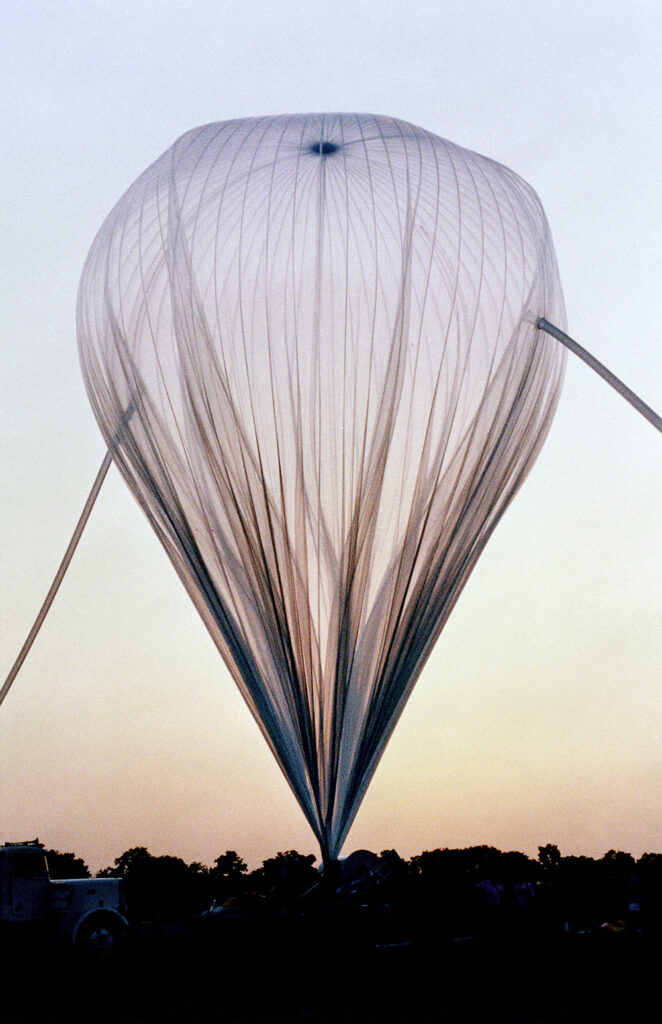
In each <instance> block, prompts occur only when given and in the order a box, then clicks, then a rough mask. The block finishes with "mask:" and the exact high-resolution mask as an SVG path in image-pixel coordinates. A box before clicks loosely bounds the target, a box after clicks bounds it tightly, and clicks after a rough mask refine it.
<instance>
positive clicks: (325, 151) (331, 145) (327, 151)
mask: <svg viewBox="0 0 662 1024" xmlns="http://www.w3.org/2000/svg"><path fill="white" fill-rule="evenodd" d="M339 149H340V146H339V145H338V143H337V142H327V141H326V140H324V141H322V140H320V141H319V142H311V144H310V146H309V147H308V151H309V152H310V153H315V155H316V156H331V154H332V153H335V152H337V150H339Z"/></svg>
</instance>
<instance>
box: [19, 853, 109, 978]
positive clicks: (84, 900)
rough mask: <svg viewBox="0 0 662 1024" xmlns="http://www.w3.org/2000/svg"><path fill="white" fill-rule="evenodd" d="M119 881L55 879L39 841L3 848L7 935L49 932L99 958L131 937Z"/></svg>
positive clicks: (79, 949)
mask: <svg viewBox="0 0 662 1024" xmlns="http://www.w3.org/2000/svg"><path fill="white" fill-rule="evenodd" d="M124 912H125V905H124V897H123V891H122V883H121V880H120V879H118V878H72V879H52V878H51V877H50V875H49V872H48V862H47V858H46V854H45V851H44V848H43V845H42V844H41V843H40V842H39V840H38V839H35V840H32V841H30V842H23V843H5V844H4V846H2V847H0V925H1V926H2V930H3V931H4V932H5V933H6V934H14V933H15V932H16V931H18V930H21V931H23V932H24V933H25V932H26V931H30V932H34V931H37V930H39V931H43V932H46V933H47V934H48V935H49V936H50V937H52V938H55V939H56V940H58V941H59V942H61V943H65V944H67V945H70V946H72V947H73V948H74V949H76V950H77V951H79V952H81V953H84V954H86V955H89V956H92V957H94V958H97V959H100V958H106V957H108V956H111V955H112V954H113V953H115V952H117V950H118V949H119V947H120V946H121V945H122V944H123V942H124V941H125V939H126V937H127V934H128V928H129V926H128V922H127V920H126V917H125V916H124Z"/></svg>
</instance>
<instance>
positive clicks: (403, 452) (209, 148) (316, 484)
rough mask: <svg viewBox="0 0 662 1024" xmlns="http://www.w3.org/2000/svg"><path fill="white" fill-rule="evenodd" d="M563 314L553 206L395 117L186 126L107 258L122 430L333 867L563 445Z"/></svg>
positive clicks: (106, 246) (103, 296)
mask: <svg viewBox="0 0 662 1024" xmlns="http://www.w3.org/2000/svg"><path fill="white" fill-rule="evenodd" d="M540 318H544V319H545V320H546V321H550V322H552V323H554V324H559V325H560V326H561V328H564V327H565V314H564V309H563V298H562V293H561V287H560V283H559V278H558V272H557V268H556V260H555V256H554V250H553V246H552V241H551V237H550V232H549V228H548V225H547V222H546V219H545V216H544V213H543V211H542V208H541V205H540V202H539V200H538V199H537V197H536V195H535V193H534V192H533V191H532V190H531V188H530V187H529V186H528V185H527V184H526V183H525V182H523V181H522V179H521V178H519V177H518V176H517V175H516V174H514V173H513V172H512V171H510V170H508V169H507V168H505V167H502V166H500V165H499V164H497V163H494V162H493V161H491V160H488V159H487V158H485V157H482V156H478V155H477V154H475V153H472V152H469V151H468V150H465V149H462V148H461V147H459V146H456V145H454V144H452V143H450V142H447V141H445V140H443V139H441V138H438V137H436V136H435V135H433V134H431V133H430V132H427V131H424V130H423V129H421V128H417V127H415V126H414V125H411V124H407V123H405V122H403V121H398V120H394V119H392V118H387V117H374V116H369V115H354V114H332V115H322V114H311V115H296V116H282V117H264V118H255V119H250V120H238V121H229V122H225V123H221V124H211V125H206V126H204V127H202V128H198V129H195V130H193V131H191V132H188V133H187V134H186V135H184V136H182V138H180V139H179V140H178V141H177V142H175V143H174V145H173V146H172V147H171V148H170V149H168V150H167V151H166V153H164V154H163V156H161V157H160V158H159V159H158V160H157V161H156V162H155V163H154V164H153V165H152V166H151V167H150V168H149V169H148V170H147V171H145V173H144V174H143V175H142V176H141V177H140V178H139V179H138V180H137V181H136V182H135V184H134V185H132V186H131V188H130V189H129V190H128V192H127V193H126V194H125V195H124V197H123V198H122V199H121V200H120V201H119V203H118V204H117V206H116V207H115V208H114V210H113V211H112V212H111V214H110V215H109V217H108V218H107V220H106V221H105V223H104V225H103V226H102V228H101V230H100V232H99V234H98V235H97V238H96V240H95V241H94V244H93V246H92V249H91V251H90V254H89V257H88V259H87V262H86V265H85V268H84V271H83V275H82V279H81V284H80V291H79V301H78V338H79V347H80V355H81V362H82V367H83V373H84V376H85V382H86V385H87V389H88V393H89V396H90V399H91V402H92V405H93V408H94V411H95V414H96V417H97V420H98V422H99V425H100V427H101V429H102V431H103V433H104V436H105V439H106V443H107V444H108V445H109V447H110V448H111V451H112V453H113V457H114V459H115V461H116V462H117V464H118V466H119V467H120V469H121V472H122V473H123V475H124V478H125V479H126V481H127V483H128V485H129V487H130V488H131V490H132V491H133V493H134V495H135V496H136V498H137V500H138V501H139V502H140V504H141V506H142V508H143V510H144V511H145V513H146V515H147V516H148V518H149V520H150V521H151V523H152V525H153V527H154V529H155V530H156V532H157V534H158V536H159V539H160V540H161V543H162V544H163V546H164V548H165V550H166V552H167V554H168V556H169V558H170V559H171V561H172V563H173V564H174V566H175V568H176V570H177V572H178V573H179V575H180V577H181V579H182V581H183V583H184V585H185V587H186V589H187V591H188V593H189V594H190V596H191V598H192V600H193V601H194V603H195V605H196V607H197V609H198V611H199V612H200V614H201V616H202V618H203V620H204V622H205V624H206V626H207V628H208V629H209V632H210V633H211V635H212V637H213V639H214V641H215V643H216V645H217V647H218V649H219V651H220V652H221V654H222V656H223V658H224V660H225V662H226V664H227V666H228V668H229V669H230V672H231V673H232V675H233V677H234V679H235V681H236V683H237V685H238V686H239V688H240V690H241V692H242V694H243V696H244V698H245V700H246V702H247V704H248V706H249V707H250V709H251V711H252V713H253V715H254V716H255V718H256V720H257V722H258V723H259V725H260V728H261V730H262V732H263V734H264V736H265V738H266V740H267V742H268V743H269V745H270V747H271V750H272V751H273V753H274V755H275V757H276V759H277V761H278V763H279V765H280V766H281V768H282V770H283V772H284V773H285V775H286V777H287V779H288V781H289V783H290V785H291V787H292V789H293V791H294V793H295V794H296V797H297V799H298V801H299V803H300V805H301V807H302V809H303V811H304V813H305V815H306V817H307V819H308V821H309V822H310V825H311V827H312V828H313V830H314V832H315V835H316V836H317V838H318V840H319V843H320V846H321V849H322V854H323V857H324V860H325V862H328V861H329V860H331V859H333V858H335V857H336V856H337V855H338V852H339V850H340V848H341V846H342V844H343V841H344V838H345V836H346V834H347V831H348V829H349V827H350V825H351V823H352V820H353V818H354V816H355V814H356V811H357V809H358V806H359V804H360V801H361V798H362V796H363V794H364V792H365V790H366V787H367V785H368V783H369V780H370V778H371V776H372V774H373V772H374V770H375V767H376V765H377V763H378V761H379V758H380V756H381V754H382V752H383V750H384V747H385V745H386V743H387V741H388V738H389V736H390V734H391V732H392V730H393V728H394V726H395V723H396V721H397V719H398V717H399V715H400V713H401V711H402V709H403V707H404V705H405V703H406V701H407V698H408V697H409V695H410V693H411V690H412V687H413V686H414V683H415V680H416V678H417V677H418V675H419V674H420V672H421V669H422V668H423V665H424V664H425V661H426V659H427V657H428V655H429V654H430V651H431V650H432V647H433V645H434V643H435V641H436V640H437V638H438V636H439V634H440V633H441V630H442V628H443V626H444V623H445V622H446V620H447V618H448V616H449V614H450V612H451V610H452V608H453V606H454V604H455V602H456V600H457V598H458V596H459V594H460V592H461V590H462V587H463V586H464V584H465V582H466V580H467V579H468V577H469V574H470V573H471V570H472V568H473V566H474V565H475V563H476V560H477V558H478V556H479V554H480V552H481V551H482V549H483V547H484V545H485V543H486V542H487V540H488V538H489V536H490V534H491V532H492V530H493V529H494V527H495V526H496V524H497V522H498V520H499V518H500V516H501V515H502V513H503V511H504V510H505V508H506V506H507V505H508V503H509V502H510V500H511V499H512V497H513V495H514V494H515V492H516V491H517V489H518V487H519V486H520V484H521V483H522V481H523V480H524V478H525V476H526V474H527V473H528V471H529V469H530V468H531V465H532V463H533V461H534V459H535V457H536V455H537V454H538V452H539V450H540V447H541V445H542V443H543V441H544V438H545V436H546V434H547V431H548V428H549V425H550V422H551V418H552V416H553V413H554V409H555V407H556V403H557V399H558V395H559V390H560V384H561V378H562V371H563V365H564V358H565V357H564V350H563V349H562V348H561V347H560V346H559V345H557V344H556V343H552V342H551V341H550V339H548V338H546V337H545V336H544V334H543V333H542V332H541V331H540V330H539V329H538V323H539V319H540ZM127 409H130V410H131V415H130V417H127Z"/></svg>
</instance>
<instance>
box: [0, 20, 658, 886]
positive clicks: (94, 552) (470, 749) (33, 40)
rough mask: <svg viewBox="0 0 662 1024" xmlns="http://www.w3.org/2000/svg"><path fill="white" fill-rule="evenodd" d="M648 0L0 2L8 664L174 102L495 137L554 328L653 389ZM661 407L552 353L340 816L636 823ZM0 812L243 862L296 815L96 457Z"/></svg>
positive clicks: (55, 557)
mask: <svg viewBox="0 0 662 1024" xmlns="http://www.w3.org/2000/svg"><path fill="white" fill-rule="evenodd" d="M661 44H662V14H661V13H660V9H659V6H658V5H657V4H656V3H652V2H651V3H643V2H634V3H632V2H630V3H627V4H626V3H604V2H603V3H594V2H584V3H579V4H577V3H566V2H563V3H542V2H537V0H536V2H533V3H531V2H529V3H514V2H501V3H489V2H484V3H480V2H475V0H474V2H469V3H466V2H465V3H461V4H460V3H453V4H451V3H449V4H438V3H422V2H420V0H408V2H407V3H404V2H395V3H390V4H388V5H385V4H382V3H376V2H366V0H353V2H351V3H344V2H341V3H333V4H332V3H327V4H324V5H312V4H304V3H294V2H287V3H286V2H279V0H275V2H273V0H272V2H270V3H264V2H256V3H253V4H252V5H250V7H248V6H239V5H237V4H230V3H225V2H223V3H205V4H202V3H197V4H194V3H184V2H182V3H176V2H170V3H163V2H162V3H156V2H152V3H150V2H145V0H136V2H134V3H132V4H131V5H128V4H123V3H116V2H115V3H112V4H111V3H101V2H69V3H66V2H49V3H46V2H31V3H28V2H23V3H11V2H8V3H6V4H5V6H4V14H3V33H2V38H1V39H0V55H1V61H2V63H1V67H2V89H1V90H0V118H1V125H2V135H3V139H4V146H3V147H2V153H1V155H0V160H1V161H2V166H1V180H2V183H3V188H4V203H3V204H2V209H0V225H1V236H0V237H2V239H3V243H4V244H3V247H2V253H1V257H0V260H1V266H2V273H1V277H0V300H1V302H0V310H1V313H0V338H1V345H2V347H1V350H0V367H1V368H2V376H1V386H2V402H1V405H0V451H1V453H2V459H1V461H0V474H1V477H0V487H1V491H0V493H1V494H2V499H1V501H0V516H1V519H2V541H3V542H2V547H1V549H0V550H1V556H0V557H1V570H2V579H3V581H4V588H3V595H4V596H3V599H2V605H1V608H0V616H1V622H2V628H1V631H0V656H1V659H0V673H2V674H3V675H4V672H6V671H7V670H8V669H9V666H10V665H11V662H12V661H13V658H14V657H15V654H16V652H17V650H18V648H19V647H20V645H21V643H22V642H23V639H24V637H25V634H26V633H27V630H28V628H29V626H30V625H31V622H32V619H33V617H34V614H35V613H36V610H37V608H38V607H39V604H40V602H41V600H42V598H43V596H44V594H45V591H46V589H47V587H48V585H49V583H50V580H51V578H52V575H53V573H54V571H55V568H56V566H57V563H58V561H59V558H60V557H61V554H62V552H63V550H64V547H65V545H66V543H67V541H68V539H69V535H70V533H71V530H72V529H73V526H74V523H75V521H76V518H77V516H78V514H79V511H80V508H81V507H82V504H83V501H84V499H85V496H86V494H87V490H88V488H89V486H90V484H91V481H92V479H93V477H94V474H95V472H96V469H97V467H98V465H99V463H100V461H101V458H102V456H103V445H102V441H101V437H100V435H99V432H98V430H97V427H96V424H95V422H94V419H93V416H92V413H91V410H90V408H89V405H88V403H87V399H86V396H85V393H84V388H83V384H82V379H81V375H80V371H79V368H78V362H77V353H76V344H75V329H74V313H75V296H76V287H77V282H78V276H79V274H80V270H81V267H82V264H83V261H84V258H85V255H86V253H87V249H88V247H89V245H90V243H91V240H92V238H93V236H94V234H95V232H96V230H97V228H98V227H99V225H100V223H101V221H102V219H103V217H104V216H105V215H106V213H107V212H108V211H109V209H110V208H111V206H112V205H113V204H114V203H115V201H116V200H117V199H118V198H119V196H120V194H121V193H122V192H123V191H124V189H125V188H126V187H127V186H128V185H129V184H130V183H131V181H133V179H134V178H135V177H136V176H137V175H138V174H139V173H140V172H141V171H142V170H143V169H144V168H145V167H146V166H147V164H149V163H150V162H151V161H152V160H153V159H154V158H155V157H156V156H158V155H159V154H160V153H161V152H162V151H163V150H164V149H165V148H166V147H167V146H168V145H170V143H171V142H172V141H173V140H174V139H175V138H176V137H177V136H178V135H179V134H181V133H182V132H183V131H185V130H187V129H188V128H191V127H193V126H194V125H197V124H202V123H204V122H207V121H213V120H226V119H229V118H234V117H242V116H249V115H254V114H267V113H282V112H294V111H306V110H329V111H331V110H345V111H349V110H363V111H370V112H373V113H383V114H389V115H393V116H397V117H401V118H404V119H406V120H409V121H413V122H414V123H417V124H420V125H422V126H424V127H426V128H428V129H430V130H431V131H434V132H436V133H437V134H438V135H442V136H445V137H447V138H450V139H452V140H453V141H455V142H458V143H460V144H462V145H465V146H468V147H469V148H472V149H475V150H477V151H479V152H482V153H486V154H487V155H488V156H491V157H493V158H495V159H497V160H500V161H501V162H503V163H505V164H507V165H509V166H511V167H513V169H514V170H516V171H517V172H518V173H519V174H521V175H522V176H523V177H524V178H526V179H527V180H528V181H529V182H530V183H531V184H532V185H533V186H534V188H536V190H537V191H538V193H539V194H540V196H541V198H542V201H543V204H544V206H545V209H546V212H547V215H548V218H549V221H550V224H551V227H552V233H553V236H554V239H555V243H556V249H557V255H558V259H559V265H560V270H561V277H562V280H563V283H564V289H565V294H566V301H567V307H568V320H569V325H570V329H571V333H573V334H574V335H575V336H576V337H577V338H578V340H580V341H581V342H582V343H583V344H585V345H586V346H587V347H589V348H591V349H592V350H593V351H594V352H595V354H596V355H597V356H598V357H599V358H601V359H602V360H603V361H604V362H606V363H607V364H608V365H609V366H610V367H611V368H612V369H613V370H614V371H615V372H616V373H618V374H620V375H621V376H622V377H623V378H624V379H625V380H626V382H627V383H629V384H630V386H631V387H633V388H634V389H635V390H637V391H639V392H640V393H641V394H642V396H643V397H644V398H645V399H646V400H647V401H648V402H650V404H652V405H653V406H654V407H656V408H657V409H658V410H659V409H660V408H662V345H661V344H660V335H661V327H660V325H661V324H662V288H661V286H660V282H661V280H662V242H661V241H660V225H661V224H662V188H661V186H660V180H659V178H660V175H659V168H660V166H661V165H662V119H661V117H660V108H659V98H660V95H662V70H661V65H660V60H659V53H660V47H661ZM661 456H662V439H661V438H660V437H659V435H657V434H656V433H655V431H654V430H653V429H652V428H651V427H650V426H649V425H647V424H646V423H645V422H644V421H643V420H641V419H640V418H639V417H638V415H637V414H636V413H635V412H634V411H632V410H631V409H630V408H629V407H628V406H626V405H625V403H624V402H623V401H622V400H621V399H620V398H618V397H617V396H616V395H615V394H614V393H613V392H611V391H610V390H609V389H608V388H607V387H606V385H604V384H603V383H602V382H600V381H599V380H598V379H597V378H595V377H594V376H593V375H592V374H591V372H590V371H589V370H587V369H586V368H584V367H583V366H581V365H580V364H579V363H578V362H577V361H575V360H573V359H571V360H570V361H569V365H568V371H567V377H566V385H565V390H564V394H563V397H562V401H561V406H560V409H559V412H558V415H557V418H556V420H555V422H554V424H553V427H552V431H551V434H550V437H549V439H548V442H547V444H546V446H545V448H544V450H543V453H542V455H541V457H540V459H539V461H538V463H537V465H536V467H535V469H534V471H533V473H532V474H531V476H530V478H529V479H528V480H527V482H526V484H525V486H524V488H523V489H522V491H521V493H520V495H519V496H518V497H517V499H516V501H515V503H514V505H513V506H512V508H511V509H510V510H509V512H508V513H507V515H506V517H505V519H504V521H503V523H502V524H501V525H500V527H499V529H498V531H497V533H496V534H495V536H494V538H493V539H492V540H491V542H490V545H489V546H488V548H487V550H486V551H485V553H484V555H483V556H482V559H481V562H480V563H479V566H478V568H477V569H476V571H475V573H474V575H473V577H472V579H471V580H470V582H469V584H468V586H467V588H466V590H465V592H464V594H463V596H462V598H461V600H460V602H459V605H458V607H457V609H456V610H455V612H454V614H453V617H452V619H451V622H450V624H449V626H448V627H447V630H446V632H445V633H444V635H443V637H442V639H441V641H440V644H439V646H438V649H437V650H436V651H435V654H434V655H433V657H432V659H431V661H430V662H429V664H428V666H427V668H426V670H425V672H424V674H423V677H422V678H421V680H420V682H419V684H418V687H417V690H416V691H415V693H414V696H413V698H412V700H411V702H410V704H409V706H408V708H407V710H406V712H405V715H404V717H403V719H402V721H401V723H400V725H399V727H398V729H397V730H396V733H395V735H394V737H393V739H392V741H391V744H390V747H389V749H388V750H387V753H386V755H385V757H384V760H383V762H382V764H381V766H380V768H379V769H378V772H377V775H376V777H375V780H374V782H373V784H372V786H371V789H370V790H369V792H368V795H367V797H366V800H365V803H364V807H363V810H362V811H361V812H360V813H359V817H358V819H357V821H356V824H355V826H354V828H353V830H352V832H351V833H350V837H349V840H348V843H347V845H346V850H351V849H352V848H354V847H356V846H369V847H372V848H376V849H378V850H379V849H382V848H384V847H385V846H395V847H396V848H397V849H399V850H400V851H401V852H402V853H403V854H407V855H409V854H412V853H415V852H417V851H419V850H421V849H424V848H431V847H434V846H439V845H442V846H443V845H450V846H454V845H457V846H461V845H466V844H469V843H477V842H487V843H494V844H495V845H498V846H501V847H502V848H513V847H514V848H520V849H525V850H527V851H528V852H535V849H536V846H537V845H538V843H546V842H557V843H559V845H560V846H561V847H562V849H564V850H565V851H566V852H577V853H589V854H593V855H599V854H601V853H602V852H604V850H606V849H608V848H610V847H616V848H624V849H630V850H632V851H633V852H635V853H640V852H642V851H643V850H644V849H657V850H660V849H662V813H661V812H660V809H659V793H660V788H661V784H662V689H661V687H660V676H661V668H662V629H661V628H660V607H661V604H662V541H661V539H660V527H659V508H660V505H661V503H662V468H661V467H662V458H661ZM0 770H1V776H0V821H1V822H2V823H3V829H2V833H1V834H0V841H2V840H4V839H14V838H24V837H28V836H32V835H34V834H37V833H38V834H39V835H40V837H41V838H43V839H44V840H45V841H47V842H48V843H49V844H53V845H56V846H59V847H60V848H68V849H71V848H73V849H75V850H76V851H77V852H78V853H79V854H81V855H82V856H84V857H86V859H88V861H89V862H90V863H91V864H92V865H93V866H95V867H99V866H101V865H103V864H105V863H108V862H109V861H111V860H112V859H113V858H114V857H115V856H117V855H118V854H119V853H120V852H122V850H123V849H125V848H126V847H127V846H128V845H134V844H141V845H146V846H148V847H149V848H150V850H152V852H154V853H162V852H169V853H173V854H179V855H181V856H184V857H186V858H188V859H193V858H196V859H200V860H203V861H210V860H212V859H213V858H214V857H215V856H217V854H218V853H219V852H221V851H222V850H225V849H226V848H228V847H231V848H236V849H237V850H238V851H239V852H240V853H242V854H243V855H244V856H245V857H246V859H247V860H249V862H251V863H257V862H259V861H260V860H262V858H263V857H265V856H268V855H270V854H272V853H274V852H275V851H276V850H278V849H287V848H291V847H297V848H299V849H300V850H302V851H304V850H306V851H308V850H310V851H315V845H314V842H313V839H312V836H311V835H310V833H309V829H308V826H307V825H306V823H305V821H304V819H303V816H302V815H301V813H300V811H299V809H298V807H297V805H296V803H295V801H294V798H293V797H292V796H291V794H290V791H289V789H288V787H287V785H286V783H285V781H284V780H283V779H282V777H281V776H280V773H279V771H278V769H277V768H276V766H275V763H273V762H272V759H271V755H270V754H269V752H268V750H267V748H266V745H265V744H264V742H263V740H262V738H261V737H260V735H259V734H258V731H257V728H256V726H255V725H254V723H253V722H252V720H251V719H250V716H249V715H248V712H247V711H246V710H245V709H244V707H243V704H242V702H241V699H240V698H239V696H238V694H237V693H236V691H235V689H234V686H233V684H232V683H231V681H230V679H229V676H228V674H227V672H226V671H225V669H224V668H223V666H222V664H221V662H220V659H219V657H218V655H217V654H216V651H215V649H213V647H212V644H211V641H210V640H209V638H208V637H207V635H206V633H205V631H204V629H203V627H202V625H201V623H200V622H199V621H198V619H197V616H196V614H195V612H194V610H193V608H192V606H190V602H189V601H188V598H187V597H186V595H185V593H184V591H183V588H182V587H181V585H180V584H179V581H178V580H177V579H176V577H175V574H174V572H173V570H172V569H171V567H170V565H169V563H168V562H167V560H166V558H165V556H164V555H163V553H162V551H161V550H160V548H159V545H158V543H157V541H156V539H155V538H154V537H153V536H152V534H151V531H150V529H149V527H148V526H147V524H146V522H145V521H144V520H143V517H142V514H141V513H140V511H139V510H138V507H137V506H136V505H135V503H134V502H133V499H132V498H131V497H130V495H129V494H128V492H126V489H125V487H124V485H123V484H122V482H121V480H120V479H119V477H118V475H117V474H115V473H114V471H111V476H110V477H109V479H108V481H107V484H106V486H105V487H104V490H103V492H102V495H101V498H100V500H99V504H98V506H97V508H96V509H95V512H94V514H93V519H92V521H91V523H90V526H89V528H88V531H87V532H86V534H85V536H84V538H83V541H82V543H81V547H80V550H79V553H78V554H77V556H76V559H75V561H74V563H73V566H72V568H71V571H70V574H69V576H68V577H67V579H66V581H65V583H64V585H63V587H62V590H61V593H60V595H59V597H58V600H57V603H56V605H55V606H54V609H53V611H52V613H51V615H50V617H49V619H48V621H47V623H46V625H45V627H44V629H43V632H42V635H41V636H40V638H39V640H38V641H37V644H36V645H35V647H34V649H33V652H32V654H31V656H30V659H29V661H28V662H27V663H26V665H25V667H24V669H23V671H22V673H21V675H20V676H19V677H18V680H17V682H16V683H15V686H14V689H13V690H12V692H11V694H10V696H9V697H8V699H7V700H6V702H5V704H4V705H3V707H2V709H1V710H0Z"/></svg>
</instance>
